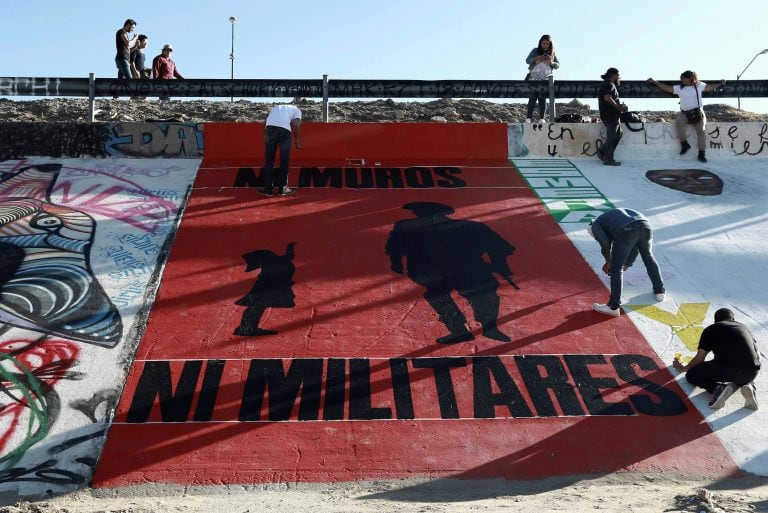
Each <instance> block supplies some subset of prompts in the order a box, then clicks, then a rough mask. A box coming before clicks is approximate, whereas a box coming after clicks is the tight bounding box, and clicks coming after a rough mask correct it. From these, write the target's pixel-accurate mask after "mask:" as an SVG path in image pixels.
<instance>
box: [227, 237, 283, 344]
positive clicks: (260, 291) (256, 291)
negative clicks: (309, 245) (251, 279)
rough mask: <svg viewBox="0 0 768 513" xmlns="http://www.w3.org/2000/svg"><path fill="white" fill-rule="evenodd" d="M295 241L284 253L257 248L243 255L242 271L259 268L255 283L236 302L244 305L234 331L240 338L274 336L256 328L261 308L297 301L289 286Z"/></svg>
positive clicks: (280, 306) (261, 311)
mask: <svg viewBox="0 0 768 513" xmlns="http://www.w3.org/2000/svg"><path fill="white" fill-rule="evenodd" d="M295 245H296V243H295V242H291V243H290V244H288V246H287V247H286V250H285V254H284V255H282V256H278V255H276V254H275V253H273V252H272V251H269V250H266V249H260V250H257V251H251V252H250V253H246V254H245V255H243V259H244V260H245V262H246V264H247V266H246V268H245V272H251V271H255V270H256V269H259V268H261V273H259V276H258V278H256V283H254V284H253V287H251V290H250V292H248V294H246V295H245V296H243V297H241V298H240V299H238V300H237V301H235V304H237V305H241V306H245V307H247V308H246V309H245V312H243V317H242V319H241V320H240V326H238V327H237V328H235V331H234V334H235V335H240V336H243V337H248V336H253V337H259V336H263V335H274V334H276V333H277V331H274V330H265V329H262V328H259V322H260V321H261V316H262V315H263V314H264V311H265V310H266V309H267V308H269V307H274V308H293V307H294V306H296V304H295V303H294V302H293V300H294V299H295V298H296V296H295V295H294V293H293V290H292V289H291V285H293V283H294V281H293V273H294V271H296V267H294V265H293V247H294V246H295Z"/></svg>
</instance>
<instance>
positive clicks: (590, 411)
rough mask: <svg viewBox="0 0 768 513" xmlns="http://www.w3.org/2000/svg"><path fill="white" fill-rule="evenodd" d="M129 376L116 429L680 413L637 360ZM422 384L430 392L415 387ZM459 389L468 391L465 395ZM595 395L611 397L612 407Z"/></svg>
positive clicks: (442, 362) (338, 361) (332, 364)
mask: <svg viewBox="0 0 768 513" xmlns="http://www.w3.org/2000/svg"><path fill="white" fill-rule="evenodd" d="M136 370H137V374H138V375H139V377H138V379H137V383H136V384H135V386H134V387H131V389H133V390H134V392H133V397H132V398H131V400H130V407H129V408H128V410H127V412H125V413H124V417H123V419H124V420H122V419H118V420H117V421H116V423H122V422H126V423H144V422H190V421H195V422H211V421H218V422H285V421H296V420H299V421H304V422H309V421H331V420H353V421H354V420H367V421H370V420H392V419H398V420H411V419H431V420H434V419H509V418H532V417H541V418H545V417H559V416H569V417H572V416H581V417H583V416H589V415H616V416H626V415H649V416H657V417H667V416H674V415H681V414H683V413H685V412H686V411H688V408H687V406H686V404H685V403H684V402H683V400H682V399H681V398H680V396H679V395H678V392H676V391H675V390H674V389H673V388H672V387H668V384H665V383H656V382H654V381H653V378H652V376H651V373H656V371H659V368H658V366H657V364H656V363H655V361H654V360H653V359H652V358H650V357H648V356H645V355H639V354H622V355H613V356H604V355H599V354H578V355H576V354H573V355H516V356H508V355H505V356H455V357H428V358H419V357H416V358H390V359H377V358H350V359H343V358H296V359H290V358H285V359H277V358H271V359H251V360H207V361H201V360H186V361H178V360H176V361H168V360H154V361H146V362H137V366H136ZM233 374H234V375H237V376H243V377H244V378H243V380H242V381H243V382H242V383H240V384H238V385H237V386H238V390H237V394H236V395H227V396H226V398H223V397H222V395H223V394H221V393H219V391H220V390H221V389H224V388H225V387H226V386H227V384H224V383H222V380H223V377H224V376H227V375H233ZM598 375H599V376H600V377H598ZM425 379H428V380H430V381H431V382H432V383H433V385H434V386H426V387H424V386H418V383H419V382H422V381H424V380H425ZM467 383H469V384H470V386H471V387H472V391H471V393H469V394H463V393H462V392H461V391H460V390H463V388H460V387H461V386H462V384H467ZM628 385H631V386H628ZM229 386H230V387H231V386H232V385H229ZM346 387H349V388H348V390H349V392H348V394H346V393H345V388H346ZM374 387H375V394H374ZM601 389H602V390H610V391H611V392H610V397H611V400H610V401H606V400H605V397H607V396H606V395H605V392H601ZM628 389H629V390H632V392H630V393H628V394H627V393H626V391H627V390H628ZM267 391H269V393H268V394H267ZM196 397H199V400H197V401H195V402H194V403H193V401H192V400H193V398H196ZM649 397H652V398H653V399H652V400H651V399H650V398H649ZM234 401H239V404H238V403H235V404H233V402H234ZM377 402H378V404H380V406H376V404H377ZM121 416H122V415H121Z"/></svg>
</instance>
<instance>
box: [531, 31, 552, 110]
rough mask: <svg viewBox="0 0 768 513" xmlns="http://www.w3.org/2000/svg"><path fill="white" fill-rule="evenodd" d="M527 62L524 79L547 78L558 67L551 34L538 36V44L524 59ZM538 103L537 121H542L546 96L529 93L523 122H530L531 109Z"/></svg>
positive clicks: (545, 107)
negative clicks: (526, 72) (526, 74)
mask: <svg viewBox="0 0 768 513" xmlns="http://www.w3.org/2000/svg"><path fill="white" fill-rule="evenodd" d="M525 62H526V64H528V76H527V77H526V80H547V78H548V77H549V76H550V75H551V74H552V71H553V70H556V69H557V68H559V67H560V61H558V60H557V55H556V54H555V45H554V43H553V42H552V36H550V35H549V34H544V35H543V36H541V37H540V38H539V45H538V46H537V47H536V48H534V49H533V50H531V52H530V53H529V54H528V57H527V58H526V59H525ZM536 102H538V103H539V121H542V122H543V121H544V115H545V113H546V111H547V96H546V95H539V94H537V93H531V95H530V97H529V98H528V110H527V111H526V116H525V122H526V123H530V122H531V120H532V119H533V109H534V107H535V106H536Z"/></svg>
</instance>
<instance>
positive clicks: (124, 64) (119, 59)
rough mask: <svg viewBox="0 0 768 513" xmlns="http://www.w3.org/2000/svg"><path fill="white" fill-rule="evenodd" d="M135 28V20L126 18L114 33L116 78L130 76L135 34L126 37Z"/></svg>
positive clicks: (127, 77)
mask: <svg viewBox="0 0 768 513" xmlns="http://www.w3.org/2000/svg"><path fill="white" fill-rule="evenodd" d="M135 28H136V21H135V20H132V19H130V18H128V19H127V20H125V23H123V28H121V29H119V30H118V31H117V32H116V33H115V45H116V46H117V55H115V65H116V66H117V78H118V79H126V80H127V79H129V78H131V62H130V60H131V48H133V46H134V45H135V44H136V35H135V34H134V36H133V37H132V38H130V39H129V38H128V34H130V33H131V32H133V30H134V29H135Z"/></svg>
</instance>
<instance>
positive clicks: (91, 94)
mask: <svg viewBox="0 0 768 513" xmlns="http://www.w3.org/2000/svg"><path fill="white" fill-rule="evenodd" d="M94 98H96V74H95V73H88V121H90V122H91V123H93V121H94V117H95V114H96V108H95V106H94Z"/></svg>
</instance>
